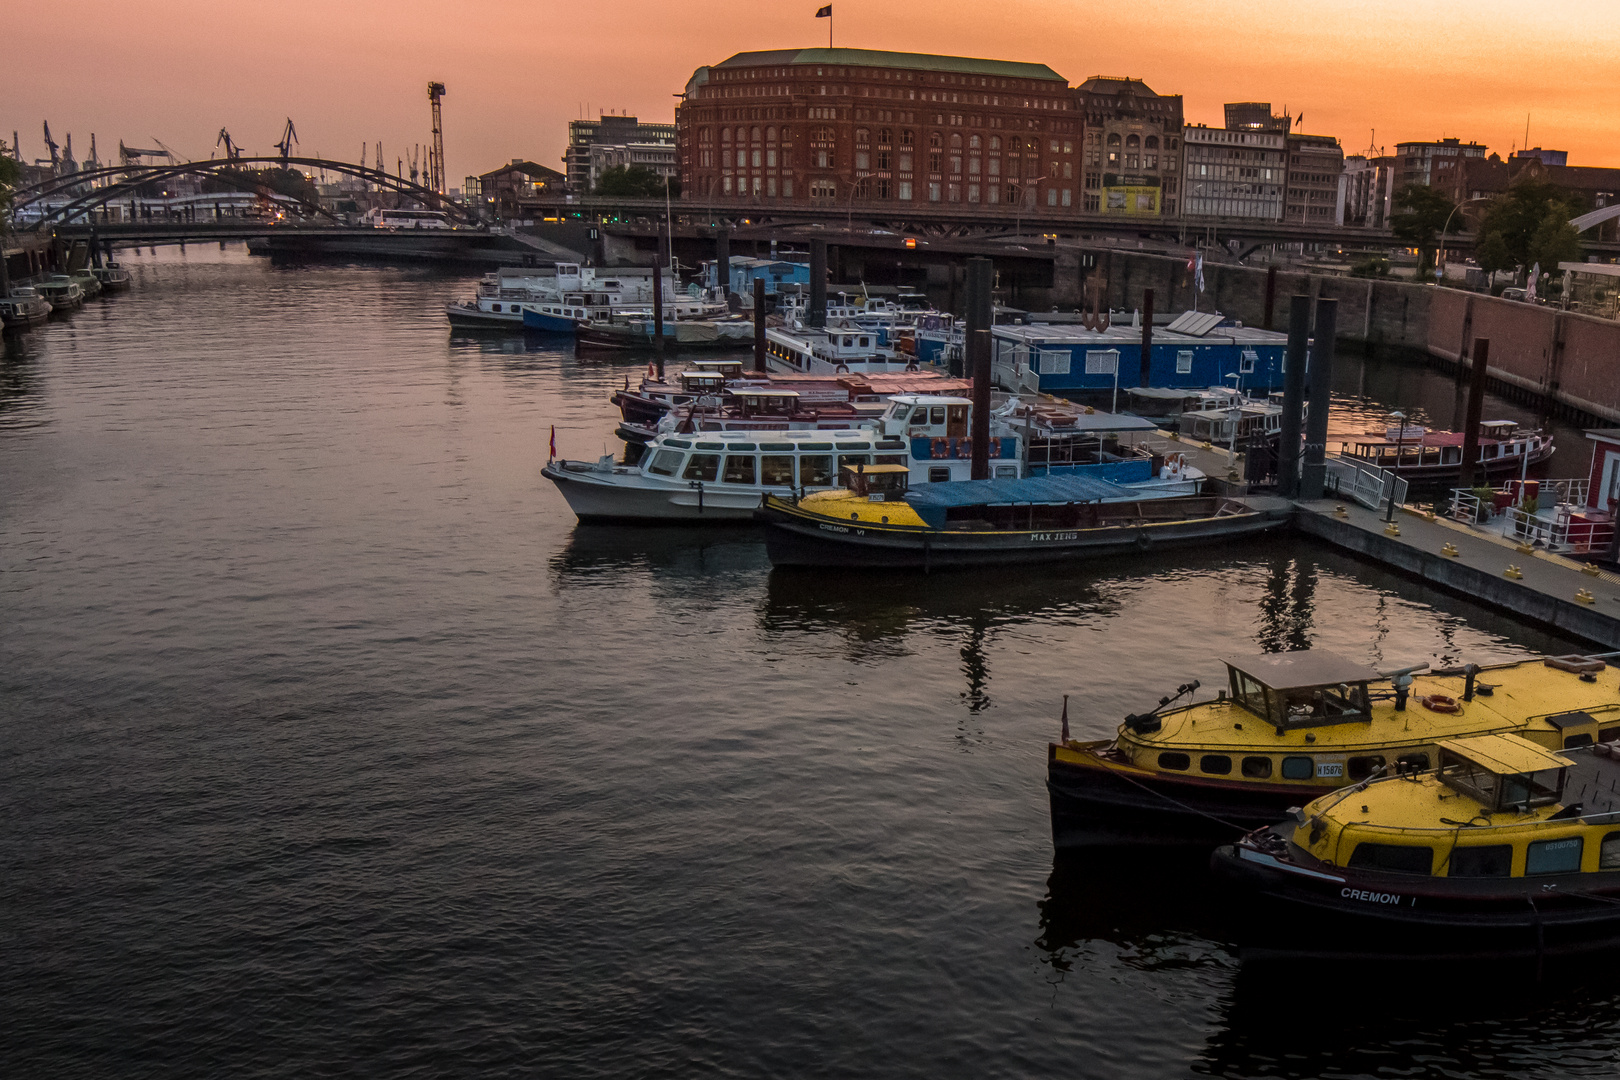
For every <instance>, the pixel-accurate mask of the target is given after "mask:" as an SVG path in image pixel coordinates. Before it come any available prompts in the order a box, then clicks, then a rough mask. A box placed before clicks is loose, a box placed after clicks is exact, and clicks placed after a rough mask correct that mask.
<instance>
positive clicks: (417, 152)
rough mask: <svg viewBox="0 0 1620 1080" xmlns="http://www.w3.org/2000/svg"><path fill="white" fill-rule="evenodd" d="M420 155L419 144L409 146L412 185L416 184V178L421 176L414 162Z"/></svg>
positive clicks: (420, 147) (420, 148)
mask: <svg viewBox="0 0 1620 1080" xmlns="http://www.w3.org/2000/svg"><path fill="white" fill-rule="evenodd" d="M421 153H422V146H421V144H420V143H417V144H413V145H412V146H411V183H413V184H414V183H416V178H417V177H418V176H419V175H421V174H420V173H418V172H417V169H416V162H417V160H418V159H419V158H420V157H421Z"/></svg>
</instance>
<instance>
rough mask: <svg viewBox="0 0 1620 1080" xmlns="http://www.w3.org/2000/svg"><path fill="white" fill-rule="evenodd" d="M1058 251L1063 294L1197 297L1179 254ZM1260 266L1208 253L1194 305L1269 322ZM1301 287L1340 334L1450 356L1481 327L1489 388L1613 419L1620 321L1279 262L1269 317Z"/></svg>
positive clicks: (1055, 292) (1157, 299)
mask: <svg viewBox="0 0 1620 1080" xmlns="http://www.w3.org/2000/svg"><path fill="white" fill-rule="evenodd" d="M1065 254H1066V253H1065V252H1059V253H1058V256H1057V263H1056V267H1055V273H1054V280H1053V289H1052V300H1053V302H1054V303H1056V304H1058V305H1059V306H1070V305H1066V304H1064V301H1070V300H1071V297H1072V298H1073V299H1072V301H1071V303H1072V305H1074V306H1078V305H1080V304H1081V303H1082V301H1081V300H1080V297H1083V296H1085V295H1087V292H1088V285H1090V284H1091V283H1092V282H1093V281H1095V282H1097V283H1099V284H1101V285H1102V286H1103V288H1104V290H1105V295H1106V296H1107V298H1108V302H1109V304H1110V305H1111V306H1113V307H1114V308H1116V309H1124V310H1127V311H1128V310H1132V309H1135V308H1139V307H1141V306H1142V292H1143V290H1144V289H1152V290H1154V307H1155V309H1156V310H1158V311H1160V312H1165V311H1172V312H1180V311H1185V310H1187V309H1188V308H1190V307H1192V306H1193V289H1192V283H1191V278H1192V275H1191V274H1190V273H1189V272H1188V270H1187V260H1186V258H1185V257H1179V256H1167V255H1158V254H1151V253H1148V252H1134V251H1121V250H1118V249H1113V248H1099V249H1095V250H1092V249H1083V250H1082V251H1081V252H1080V254H1079V256H1078V257H1071V258H1065ZM1266 275H1267V271H1266V269H1265V268H1264V267H1251V266H1238V265H1234V264H1230V263H1205V264H1204V292H1203V294H1202V295H1201V296H1199V297H1198V306H1199V307H1200V308H1202V309H1203V310H1205V311H1211V310H1214V311H1220V312H1224V313H1225V314H1226V315H1228V316H1231V317H1232V318H1236V319H1239V320H1241V321H1242V322H1243V323H1244V324H1245V325H1247V326H1264V325H1265V310H1266ZM1298 294H1304V295H1307V296H1321V297H1328V298H1330V299H1334V300H1337V301H1338V302H1339V337H1340V339H1341V340H1345V341H1354V342H1362V343H1365V344H1366V345H1367V346H1368V347H1369V348H1374V347H1380V346H1393V347H1404V348H1410V349H1414V350H1421V351H1422V352H1424V353H1427V354H1428V355H1429V356H1430V357H1432V358H1434V359H1435V360H1437V361H1439V362H1440V363H1441V364H1443V365H1445V366H1455V365H1458V364H1461V365H1462V366H1463V367H1467V366H1469V359H1468V357H1469V354H1470V353H1471V352H1472V343H1473V341H1474V339H1476V338H1486V339H1488V340H1489V341H1490V343H1491V345H1490V357H1489V364H1490V376H1491V384H1492V388H1493V389H1495V390H1496V391H1498V392H1500V393H1502V394H1504V395H1505V396H1508V397H1513V398H1517V399H1519V400H1526V401H1542V402H1545V403H1546V404H1548V405H1549V406H1551V407H1552V408H1551V409H1550V411H1559V412H1562V413H1564V414H1565V415H1568V416H1569V417H1571V418H1572V419H1574V420H1576V421H1577V422H1582V421H1596V422H1602V423H1611V422H1620V323H1617V322H1613V321H1611V320H1608V319H1599V318H1595V317H1592V316H1588V315H1579V314H1575V313H1572V312H1565V311H1560V310H1558V309H1557V308H1551V307H1540V306H1538V305H1535V304H1525V303H1521V302H1518V301H1513V300H1501V299H1498V298H1495V297H1491V296H1486V295H1484V294H1482V293H1471V292H1464V291H1461V290H1458V289H1447V288H1441V287H1437V286H1433V285H1417V284H1413V283H1411V282H1406V281H1392V280H1389V279H1387V278H1385V279H1379V278H1352V277H1342V276H1338V275H1328V274H1310V273H1304V272H1301V271H1296V270H1282V269H1279V270H1278V271H1277V280H1276V285H1275V288H1274V292H1273V304H1272V320H1271V324H1272V328H1273V329H1276V330H1286V329H1287V322H1288V299H1289V297H1291V296H1295V295H1298Z"/></svg>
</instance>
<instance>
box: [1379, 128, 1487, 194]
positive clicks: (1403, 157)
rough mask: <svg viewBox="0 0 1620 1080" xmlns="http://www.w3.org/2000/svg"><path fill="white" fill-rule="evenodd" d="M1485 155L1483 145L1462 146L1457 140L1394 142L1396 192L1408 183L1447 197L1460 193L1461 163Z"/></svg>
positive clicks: (1465, 144)
mask: <svg viewBox="0 0 1620 1080" xmlns="http://www.w3.org/2000/svg"><path fill="white" fill-rule="evenodd" d="M1484 156H1485V147H1484V146H1483V145H1482V144H1480V143H1475V142H1467V143H1465V142H1463V141H1462V140H1460V139H1440V140H1439V141H1437V142H1403V143H1396V144H1395V159H1396V162H1397V164H1396V172H1395V190H1397V191H1399V190H1400V189H1401V188H1403V187H1406V186H1407V185H1408V184H1424V185H1426V186H1428V187H1432V188H1439V189H1441V190H1442V191H1445V192H1447V193H1448V194H1452V193H1455V192H1457V191H1459V190H1461V184H1462V163H1463V162H1464V161H1466V160H1468V159H1469V158H1482V157H1484ZM1453 197H1455V196H1453Z"/></svg>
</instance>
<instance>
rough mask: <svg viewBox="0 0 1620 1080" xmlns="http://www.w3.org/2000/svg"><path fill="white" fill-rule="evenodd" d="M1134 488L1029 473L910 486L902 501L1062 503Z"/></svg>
mask: <svg viewBox="0 0 1620 1080" xmlns="http://www.w3.org/2000/svg"><path fill="white" fill-rule="evenodd" d="M1136 494H1137V493H1136V490H1135V489H1134V488H1128V487H1121V486H1120V485H1118V484H1110V483H1109V482H1108V481H1106V480H1098V479H1096V478H1095V477H1090V476H1032V477H1030V478H1028V479H1026V480H953V481H948V482H946V483H939V484H929V485H927V486H926V487H921V488H914V489H913V490H912V491H911V492H910V493H909V494H908V495H907V497H906V501H907V502H909V503H911V505H912V506H913V507H914V508H916V509H917V510H918V511H919V512H920V511H921V510H922V509H923V508H925V507H926V508H929V509H938V510H948V509H951V508H953V507H959V506H1020V505H1024V504H1026V503H1032V504H1053V505H1064V504H1067V503H1086V502H1100V501H1102V500H1104V499H1115V500H1120V501H1124V500H1128V499H1131V498H1134V497H1135V496H1136Z"/></svg>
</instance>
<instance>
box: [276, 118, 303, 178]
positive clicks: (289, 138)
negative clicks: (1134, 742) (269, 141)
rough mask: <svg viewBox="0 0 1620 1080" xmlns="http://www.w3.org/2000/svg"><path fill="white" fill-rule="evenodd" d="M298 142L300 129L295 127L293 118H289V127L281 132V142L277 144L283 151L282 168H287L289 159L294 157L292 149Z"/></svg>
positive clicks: (278, 148)
mask: <svg viewBox="0 0 1620 1080" xmlns="http://www.w3.org/2000/svg"><path fill="white" fill-rule="evenodd" d="M297 142H298V129H297V128H295V127H293V122H292V117H290V116H289V117H287V126H286V128H284V129H283V130H282V132H281V141H280V142H278V143H276V144H275V147H276V149H277V150H280V151H281V167H282V168H283V169H285V168H286V167H287V159H288V158H290V157H292V148H293V146H294V145H295V144H296V143H297Z"/></svg>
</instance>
